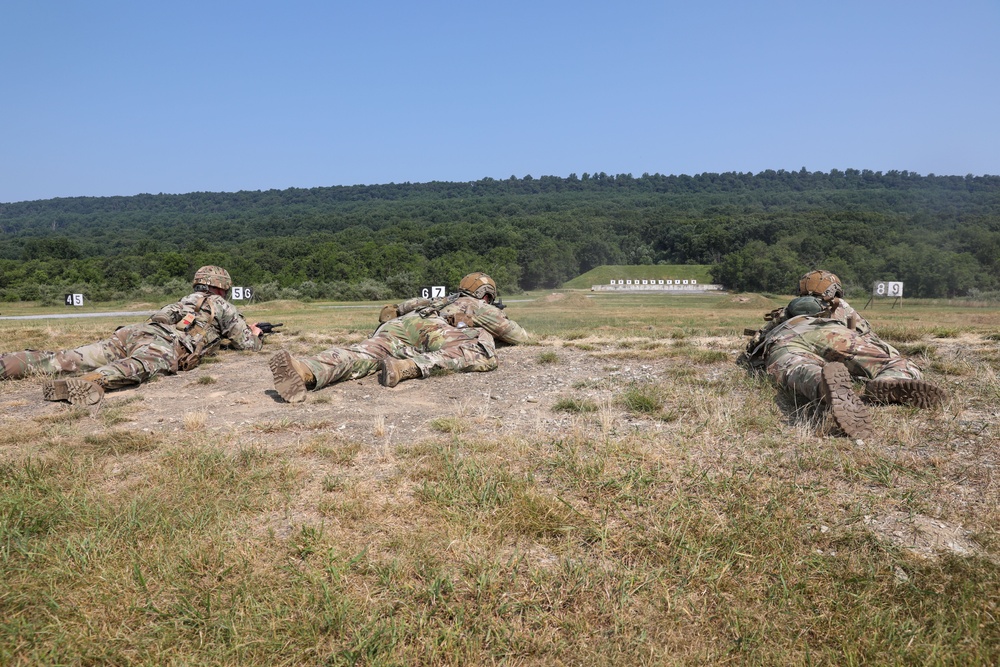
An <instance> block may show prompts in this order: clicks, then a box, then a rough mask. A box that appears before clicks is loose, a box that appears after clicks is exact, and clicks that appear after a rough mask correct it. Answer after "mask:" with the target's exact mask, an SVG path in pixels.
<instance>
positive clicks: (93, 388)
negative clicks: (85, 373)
mask: <svg viewBox="0 0 1000 667" xmlns="http://www.w3.org/2000/svg"><path fill="white" fill-rule="evenodd" d="M65 382H66V390H67V392H68V394H69V396H68V398H67V399H66V400H69V402H70V403H72V404H73V405H97V404H98V403H100V402H101V399H103V398H104V389H103V388H102V387H101V385H99V384H97V383H96V382H89V381H87V380H66V381H65Z"/></svg>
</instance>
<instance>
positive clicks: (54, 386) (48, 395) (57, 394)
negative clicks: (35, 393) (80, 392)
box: [42, 380, 69, 401]
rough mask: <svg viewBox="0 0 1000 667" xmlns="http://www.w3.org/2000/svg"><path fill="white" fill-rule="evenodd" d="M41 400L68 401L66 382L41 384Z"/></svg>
mask: <svg viewBox="0 0 1000 667" xmlns="http://www.w3.org/2000/svg"><path fill="white" fill-rule="evenodd" d="M42 398H44V399H45V400H46V401H68V400H69V388H68V387H67V386H66V380H46V381H45V382H44V383H43V384H42Z"/></svg>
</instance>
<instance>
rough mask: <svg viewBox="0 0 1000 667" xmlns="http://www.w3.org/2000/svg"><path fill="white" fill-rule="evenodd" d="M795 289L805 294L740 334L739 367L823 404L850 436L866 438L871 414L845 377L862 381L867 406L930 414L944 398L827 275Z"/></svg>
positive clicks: (804, 280)
mask: <svg viewBox="0 0 1000 667" xmlns="http://www.w3.org/2000/svg"><path fill="white" fill-rule="evenodd" d="M810 279H815V280H810ZM823 283H826V284H823ZM810 288H813V289H810ZM799 291H800V294H801V293H802V292H805V294H804V295H802V296H799V297H797V298H795V299H793V300H792V301H790V302H789V304H788V305H787V306H785V307H784V308H781V309H779V310H778V311H772V312H771V313H768V314H767V315H765V316H764V318H765V320H768V324H767V325H765V326H764V327H763V328H761V329H760V330H758V331H753V330H747V331H746V332H745V333H747V334H748V335H752V336H753V337H752V339H751V340H750V342H749V344H748V345H747V348H746V351H745V352H744V353H743V354H742V355H741V356H740V359H739V363H740V364H741V365H744V366H746V367H748V368H750V369H764V370H766V372H767V374H768V375H769V376H771V378H772V379H773V380H774V381H775V383H776V384H777V385H778V386H780V387H782V388H784V389H788V390H790V391H792V392H794V393H796V394H799V395H801V396H804V397H806V398H808V399H809V400H812V401H819V402H822V403H824V404H826V405H827V406H828V407H829V409H830V413H831V415H832V416H833V420H834V423H835V424H836V425H837V426H838V427H839V428H840V429H841V430H842V431H843V432H844V433H846V434H847V435H848V436H850V437H853V438H865V437H868V436H869V435H870V434H871V414H870V412H869V411H868V407H867V405H866V403H865V402H864V401H863V400H862V397H861V396H858V394H857V393H855V391H854V387H853V382H852V378H860V379H862V380H865V381H866V382H865V388H864V399H866V400H867V401H868V402H871V403H900V404H904V405H912V406H916V407H920V408H931V407H935V406H938V405H941V404H942V403H943V402H944V401H945V400H946V398H947V393H946V392H945V391H944V390H943V389H941V388H940V387H937V386H936V385H934V384H932V383H930V382H927V381H926V380H924V379H923V376H922V374H921V372H920V369H919V368H917V366H916V365H915V364H914V363H913V362H912V361H910V360H909V359H907V358H906V357H904V356H903V355H901V354H900V353H899V351H898V350H897V349H896V348H894V347H893V346H892V345H889V344H888V343H886V342H885V341H883V340H881V339H880V338H879V337H878V336H877V335H876V334H875V332H874V331H872V329H871V325H870V324H869V323H868V322H867V321H866V320H865V319H864V318H862V317H861V316H860V315H858V314H857V311H855V310H854V309H853V308H851V307H850V305H849V304H847V302H846V301H844V300H843V298H842V295H843V289H842V287H841V285H840V280H839V279H838V278H837V277H836V276H835V275H834V274H832V273H829V272H826V271H823V272H820V271H815V272H810V273H807V274H806V275H805V276H803V278H802V281H800V284H799Z"/></svg>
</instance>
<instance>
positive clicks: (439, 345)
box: [270, 273, 530, 403]
mask: <svg viewBox="0 0 1000 667" xmlns="http://www.w3.org/2000/svg"><path fill="white" fill-rule="evenodd" d="M496 299H497V289H496V283H494V282H493V279H492V278H490V277H489V276H488V275H486V274H484V273H472V274H469V275H467V276H465V277H464V278H462V281H461V283H460V284H459V292H458V293H456V294H451V295H449V296H447V297H444V298H440V299H433V300H432V299H421V298H417V299H410V300H408V301H404V302H403V303H400V304H394V305H388V306H385V307H384V308H383V309H382V313H381V314H380V315H379V321H380V322H381V324H380V325H379V327H378V329H376V330H375V333H374V334H372V336H371V337H370V338H368V339H367V340H365V341H362V342H360V343H357V344H354V345H351V346H349V347H346V348H337V347H335V348H331V349H329V350H326V351H324V352H321V353H320V354H318V355H316V356H315V357H304V358H301V359H295V358H293V357H292V356H291V355H290V354H289V353H288V352H284V351H282V352H279V353H278V354H276V355H274V356H273V357H272V358H271V361H270V366H271V373H272V374H273V375H274V388H275V390H276V391H277V392H278V394H280V395H281V397H282V398H284V399H285V400H286V401H288V402H290V403H296V402H300V401H304V400H305V399H306V392H307V391H308V390H317V389H320V388H322V387H325V386H327V385H330V384H334V383H336V382H341V381H343V380H354V379H358V378H362V377H365V376H368V375H371V374H372V373H375V372H376V371H378V372H379V383H380V384H382V385H383V386H386V387H394V386H396V385H397V384H399V383H400V382H402V381H403V380H410V379H414V378H421V377H424V378H425V377H427V376H428V375H430V374H431V372H432V371H433V370H435V369H445V370H450V371H455V372H472V371H491V370H493V369H495V368H496V367H497V358H496V342H500V343H504V344H508V345H514V344H517V343H526V342H528V341H529V340H530V338H529V336H528V333H527V332H526V331H525V330H524V329H522V328H521V326H520V325H519V324H517V322H515V321H513V320H511V319H509V318H508V317H507V316H506V315H505V314H504V312H503V310H502V309H501V308H502V304H501V307H497V306H496V305H494V302H495V301H496Z"/></svg>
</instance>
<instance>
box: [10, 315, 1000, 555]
mask: <svg viewBox="0 0 1000 667" xmlns="http://www.w3.org/2000/svg"><path fill="white" fill-rule="evenodd" d="M581 298H584V297H581ZM313 342H315V341H313ZM584 342H586V345H585V346H584V347H585V348H586V349H580V348H579V347H576V346H575V345H578V344H580V343H584ZM646 342H647V343H648V341H646ZM682 343H683V345H684V346H685V347H687V348H690V347H695V348H698V349H703V350H724V351H726V352H727V353H730V354H731V355H732V358H733V360H734V361H735V358H736V354H737V353H738V351H739V349H740V346H741V344H742V341H740V340H737V339H729V338H720V337H714V338H709V337H706V338H688V339H685V340H684V341H683V342H682ZM296 344H297V345H303V344H306V345H310V344H311V343H310V341H308V340H305V341H302V340H300V341H299V342H298V343H296ZM660 345H662V346H663V347H670V346H671V345H674V342H671V341H666V340H664V341H657V346H660ZM935 345H937V346H939V348H940V351H939V354H940V355H941V356H942V357H944V358H947V357H948V354H949V350H950V349H951V345H950V343H949V342H946V341H935ZM281 348H282V342H281V340H280V338H272V339H269V341H268V345H267V346H266V347H265V351H264V352H262V353H260V354H251V353H242V352H223V353H221V354H220V355H218V357H217V361H216V362H215V363H204V364H202V365H201V366H200V367H198V368H196V369H194V370H192V371H188V372H185V373H181V374H178V375H175V376H168V377H163V378H160V379H157V380H156V381H153V382H150V383H147V384H144V385H141V386H139V387H136V388H133V389H128V390H123V391H118V392H111V393H109V394H108V395H107V397H106V399H105V401H104V404H103V405H102V406H100V407H99V408H98V409H96V410H94V411H93V412H92V414H91V417H90V418H88V417H84V418H83V419H75V420H72V422H71V423H72V427H73V428H74V429H76V430H78V431H79V432H80V433H81V434H82V435H88V434H91V433H99V432H105V431H108V430H112V429H132V430H141V431H144V432H150V433H153V434H157V435H160V436H161V437H162V438H163V439H164V440H165V441H169V440H170V437H171V435H172V434H175V435H176V434H181V433H182V432H193V431H198V432H203V433H204V434H205V435H206V437H209V438H211V439H212V440H213V442H217V443H218V444H219V445H220V446H224V447H233V448H237V447H240V446H244V445H247V444H252V445H253V446H258V447H264V448H266V449H268V450H269V451H277V452H281V451H293V452H295V453H297V454H300V455H308V452H309V451H310V447H313V448H314V449H315V448H318V447H326V448H330V447H336V446H338V443H341V444H342V443H348V444H350V443H354V444H361V447H360V450H359V453H358V454H357V456H356V457H354V458H353V460H352V461H351V463H350V465H349V468H350V471H349V472H348V473H344V469H345V467H344V465H342V464H338V463H336V462H334V461H330V460H327V459H324V458H323V457H318V456H317V457H314V458H315V459H316V461H315V464H314V463H313V461H312V459H310V463H309V470H308V473H307V475H308V479H306V480H305V484H306V487H307V488H306V489H304V490H303V498H307V497H308V494H310V493H312V492H315V495H319V493H320V488H321V485H322V482H323V479H324V478H325V477H326V476H327V475H330V474H337V475H342V474H350V475H351V476H352V478H353V479H354V480H356V481H357V483H358V484H359V485H361V486H362V487H367V486H374V485H377V484H378V482H379V480H380V479H384V478H386V477H388V476H392V475H394V474H398V462H397V461H396V460H395V458H394V457H393V455H392V449H393V448H394V447H395V446H397V445H400V444H405V443H409V442H419V441H421V440H424V439H427V438H442V437H443V438H447V437H450V434H453V433H455V432H456V431H453V430H449V429H450V428H451V426H449V424H451V425H453V424H454V423H456V422H458V423H460V426H461V428H462V429H464V430H463V431H461V437H462V438H463V439H470V441H471V439H474V438H480V439H481V440H484V441H488V440H490V439H491V438H514V439H523V440H525V441H538V442H543V443H545V442H554V441H556V440H560V439H565V438H567V437H573V436H575V435H583V436H586V437H597V438H600V437H611V438H615V437H618V436H622V437H625V436H630V435H634V434H639V435H641V436H643V438H646V437H647V436H648V442H649V443H650V444H649V446H650V447H652V448H654V449H655V450H657V451H659V450H661V449H663V450H671V451H673V450H677V451H680V450H683V451H684V453H685V455H690V456H691V457H692V459H694V460H698V461H701V462H704V464H705V465H707V466H718V467H719V468H720V470H724V471H729V470H730V469H732V466H733V465H737V466H738V465H739V462H740V459H742V460H748V459H749V458H752V457H766V456H769V455H773V452H770V451H768V450H767V449H766V448H762V449H760V450H759V452H755V451H754V444H755V443H756V442H757V440H756V436H755V435H753V434H751V435H750V436H747V435H746V434H742V435H741V436H740V438H739V439H738V440H741V442H743V444H738V446H735V448H731V444H730V443H729V442H728V440H729V439H730V437H731V435H732V434H731V433H729V432H727V431H725V430H723V431H717V432H711V431H710V430H709V431H708V432H704V431H702V430H699V428H700V427H698V425H697V424H695V423H694V421H695V420H693V418H691V417H689V416H688V414H690V413H684V412H683V411H682V412H681V415H680V417H679V418H677V421H675V422H670V423H667V422H666V421H664V420H659V419H656V418H651V417H649V416H637V415H634V414H631V413H629V412H627V411H626V410H624V408H622V407H621V406H620V405H619V404H618V403H617V402H616V398H618V397H619V396H620V395H621V393H622V392H623V391H624V390H625V389H626V388H628V387H629V386H632V385H634V384H639V383H647V382H652V383H658V384H661V385H664V386H669V385H670V384H671V383H672V382H674V381H675V380H674V378H677V377H685V378H694V380H693V382H694V384H690V385H688V386H690V387H695V389H693V390H692V391H695V392H700V391H701V390H700V389H697V387H698V386H704V387H713V386H720V385H723V386H726V387H728V388H729V390H730V391H729V393H728V395H727V396H726V397H725V398H721V399H719V400H718V401H716V402H712V401H713V400H714V399H706V402H707V403H708V404H709V407H708V408H707V409H708V410H709V411H712V410H718V411H719V413H720V414H723V415H726V414H729V413H730V412H733V411H736V410H737V409H738V406H740V405H741V404H742V403H743V402H744V401H745V399H746V397H745V396H740V395H739V394H740V392H748V391H757V390H756V389H753V385H749V388H748V385H747V384H746V383H745V382H744V375H745V373H744V372H743V371H742V370H741V369H738V368H737V367H736V366H735V364H732V363H726V362H725V361H723V362H721V363H720V362H718V361H715V362H713V363H694V362H693V361H692V357H691V356H684V355H679V356H673V355H670V354H664V353H663V351H662V350H659V349H658V348H657V347H655V346H654V347H653V348H651V349H648V350H646V349H640V348H639V345H638V344H637V345H636V347H635V348H634V349H629V348H627V347H624V346H623V344H622V341H616V342H615V344H608V343H607V342H606V341H604V342H602V341H601V340H600V339H598V338H596V337H595V338H593V339H589V338H588V339H587V340H586V341H574V342H573V343H572V344H566V343H565V342H564V341H552V340H547V341H545V342H544V344H542V345H533V346H524V347H505V348H502V349H500V350H499V351H498V355H499V357H500V366H499V368H498V369H497V370H495V371H493V372H489V373H465V374H448V375H441V376H434V377H431V378H428V379H425V380H412V381H408V382H404V383H401V384H400V385H399V386H397V387H395V388H391V389H389V388H385V387H382V386H380V385H379V384H378V381H377V377H376V376H375V375H372V376H369V377H367V378H364V379H362V380H359V381H349V382H344V383H341V384H338V385H334V386H331V387H326V388H324V389H321V390H320V391H315V392H310V393H309V396H308V399H307V400H306V401H305V402H304V403H298V404H288V403H285V402H284V401H283V400H282V399H281V398H280V397H279V396H278V395H277V393H276V392H275V391H274V389H273V382H272V378H271V373H270V371H269V369H268V365H267V360H268V358H269V357H270V355H271V354H273V353H274V352H276V351H278V350H279V349H281ZM292 351H293V354H298V350H292ZM552 353H554V356H555V360H554V361H553V360H552V356H553V355H552ZM949 390H952V391H961V387H960V385H959V384H958V383H957V382H956V383H955V384H952V385H951V386H949ZM565 398H573V399H576V400H584V399H586V400H589V401H592V402H593V403H594V404H596V405H597V406H599V408H598V410H597V411H595V412H591V413H588V414H586V415H580V414H574V413H567V412H561V411H557V410H554V406H555V405H556V404H557V402H558V401H560V399H565ZM693 398H697V396H694V397H693ZM716 403H717V407H714V406H716ZM777 404H778V406H779V407H780V406H781V400H780V399H779V400H778V403H777ZM668 407H670V406H668ZM73 409H74V408H72V407H71V406H69V405H68V404H66V403H54V402H46V401H44V400H42V396H41V380H40V379H38V378H30V379H26V380H19V381H11V382H3V383H0V432H5V433H7V434H10V435H9V436H8V437H5V438H4V439H3V440H2V441H0V457H6V456H11V455H12V452H16V451H17V449H18V448H19V447H21V443H19V442H18V441H17V439H16V436H14V434H16V433H18V432H21V433H24V434H25V437H27V438H30V437H31V435H30V433H31V432H33V431H34V430H37V429H38V427H39V425H40V424H43V425H44V424H47V423H52V422H56V421H60V420H61V418H62V417H63V416H66V415H67V413H68V412H69V411H71V410H73ZM116 409H117V411H118V412H120V413H121V414H122V415H123V416H124V419H125V420H126V421H123V422H121V423H113V424H108V423H105V421H104V420H102V418H101V417H102V414H107V413H108V412H109V411H112V410H116ZM670 409H671V410H673V408H672V407H670ZM887 410H894V412H886V413H884V414H886V415H891V420H892V422H891V423H893V424H894V425H895V426H897V427H899V428H901V429H910V430H914V429H920V428H925V429H928V430H927V431H926V438H925V439H924V440H923V441H922V444H921V448H920V450H915V451H913V452H912V456H913V457H915V458H914V463H912V465H913V466H918V467H922V466H924V465H926V466H929V468H928V469H936V468H938V467H939V466H943V465H945V463H947V462H948V461H949V460H950V459H949V458H948V457H959V458H960V459H961V460H958V459H956V460H955V465H956V466H958V467H959V468H961V469H967V470H976V469H978V470H985V469H986V468H989V470H990V471H991V470H992V469H993V465H994V464H995V460H994V458H995V453H996V452H995V443H992V444H991V441H992V438H991V433H995V429H996V424H997V421H998V417H1000V412H998V411H996V409H995V406H987V405H974V404H970V402H965V401H963V404H962V405H958V402H957V401H956V402H955V405H954V407H953V408H952V414H951V415H948V414H947V412H946V414H945V415H944V416H942V417H941V418H940V419H938V421H937V422H933V426H931V425H930V424H931V423H932V422H927V421H925V420H926V419H928V418H927V417H926V416H925V415H923V414H920V413H914V412H912V411H910V412H907V409H905V408H889V409H887ZM703 416H704V413H703V415H702V417H703ZM795 419H796V418H791V421H792V422H794V421H795ZM887 423H888V422H887ZM785 428H786V429H787V433H786V434H785V435H784V436H782V438H781V439H782V440H784V441H785V445H786V446H787V449H788V451H789V452H790V455H794V453H795V450H796V449H797V443H798V442H799V441H800V440H802V439H805V438H812V437H813V436H812V435H811V434H810V433H808V432H807V430H806V429H803V428H801V424H800V425H799V426H794V425H792V426H787V427H785ZM932 430H933V432H932ZM692 434H695V435H694V437H692ZM759 436H760V437H761V438H771V440H770V441H769V442H773V438H774V434H773V433H761V434H759ZM747 437H750V438H753V440H752V441H750V440H746V438H747ZM883 437H884V439H885V445H884V446H883V445H879V444H877V443H876V444H875V446H876V447H880V448H884V450H885V452H886V453H885V454H884V455H885V456H886V457H887V458H889V457H892V456H896V454H894V453H892V452H890V449H892V448H893V447H897V448H898V445H892V444H891V443H890V439H891V438H892V437H893V434H892V433H889V432H888V430H886V432H885V433H884V434H883ZM822 442H823V445H822V447H824V448H825V447H826V446H827V445H826V443H827V442H829V447H830V448H831V449H834V448H837V447H842V446H843V443H844V440H843V439H839V438H838V439H833V438H831V439H823V441H822ZM773 446H774V445H768V447H773ZM848 447H850V446H849V445H848ZM698 448H700V449H701V451H698ZM892 451H893V452H895V451H896V450H895V449H893V450H892ZM730 452H733V453H732V454H730ZM727 456H732V457H735V458H733V459H727V458H726V457H727ZM916 457H923V458H919V459H918V458H916ZM970 457H971V458H970ZM973 460H974V462H975V465H974V466H973V464H972V461H973ZM956 469H958V468H956ZM941 474H942V477H944V476H945V474H944V473H941ZM949 474H950V473H949ZM974 477H975V479H974V480H972V481H970V480H968V479H966V480H963V481H962V484H963V485H966V486H967V487H968V489H967V491H963V490H962V488H959V487H958V486H956V489H958V490H956V491H955V492H954V494H952V495H953V496H954V497H952V496H948V498H950V500H947V502H949V503H954V505H955V506H958V505H963V504H967V503H968V502H970V499H974V498H975V497H976V495H977V494H979V493H983V492H985V491H986V489H988V487H989V486H990V485H991V484H992V481H991V480H992V475H991V474H986V473H985V472H984V473H983V474H982V475H978V476H974ZM825 481H829V482H830V484H831V485H833V484H836V485H839V486H840V489H839V491H838V492H837V493H832V494H831V498H832V497H834V496H837V495H838V493H839V495H840V496H841V497H843V498H845V499H846V500H845V503H850V502H853V499H856V497H857V494H858V493H861V490H860V489H859V487H858V486H855V485H853V484H851V483H850V482H849V481H845V480H843V479H841V478H840V477H838V476H837V475H836V474H835V473H833V474H832V476H831V478H830V479H829V480H825ZM983 485H985V486H983ZM963 488H964V487H963ZM310 489H311V490H310ZM890 492H891V488H888V489H887V490H886V494H885V497H886V498H888V497H889V495H890ZM960 492H961V493H960ZM941 493H942V497H944V495H945V494H946V493H950V492H949V491H946V490H942V492H941ZM991 493H992V492H991ZM990 497H992V495H991V496H990ZM298 506H299V507H298V509H297V508H295V507H293V508H290V509H289V512H290V514H288V516H285V517H284V518H280V517H278V518H275V522H276V525H274V526H271V528H273V529H276V532H277V534H279V535H281V534H284V533H285V532H286V531H287V530H290V529H291V528H290V527H291V526H292V525H293V524H294V523H295V521H292V520H291V519H289V518H288V517H293V518H294V517H295V516H297V515H296V514H295V512H296V511H302V512H306V511H307V510H306V509H305V508H308V507H309V506H310V503H309V502H307V501H306V500H303V501H302V502H301V503H298ZM312 506H315V503H312ZM897 507H898V506H897ZM893 509H894V508H892V507H889V506H888V505H887V506H885V507H880V508H873V510H874V511H871V512H870V515H869V516H867V517H865V519H864V522H863V524H864V525H865V526H866V528H867V529H869V530H871V531H872V532H873V533H875V534H877V535H879V536H880V537H881V538H882V539H884V540H886V541H888V542H891V543H894V544H896V545H898V546H900V547H901V548H905V549H907V550H908V551H910V552H912V553H915V554H918V555H921V556H931V555H934V554H936V553H943V552H950V553H955V554H960V555H969V554H976V553H982V550H981V549H980V548H979V547H977V546H976V544H975V543H974V542H973V541H972V539H971V538H970V534H971V533H970V531H969V530H966V529H965V528H964V527H962V526H961V525H954V524H955V523H957V522H952V523H951V525H949V524H948V523H946V522H945V521H943V520H939V519H936V518H933V517H928V516H923V515H920V514H914V513H908V512H897V511H893ZM883 510H884V511H883ZM328 520H329V519H328ZM296 521H298V519H296ZM299 523H301V521H299ZM277 524H280V525H277ZM987 528H988V527H987Z"/></svg>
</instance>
